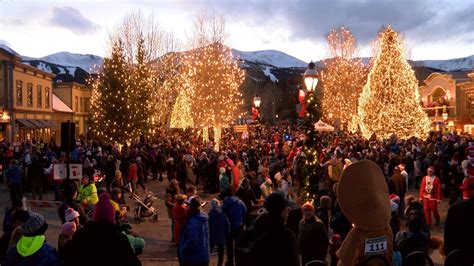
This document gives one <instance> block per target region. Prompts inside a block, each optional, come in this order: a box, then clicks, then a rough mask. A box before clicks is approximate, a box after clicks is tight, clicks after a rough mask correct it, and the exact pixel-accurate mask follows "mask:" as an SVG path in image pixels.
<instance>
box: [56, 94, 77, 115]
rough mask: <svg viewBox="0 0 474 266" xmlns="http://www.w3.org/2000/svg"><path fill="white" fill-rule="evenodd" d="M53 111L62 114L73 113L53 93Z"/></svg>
mask: <svg viewBox="0 0 474 266" xmlns="http://www.w3.org/2000/svg"><path fill="white" fill-rule="evenodd" d="M53 110H54V111H57V112H63V113H73V111H72V110H71V108H69V106H67V104H65V103H64V102H63V101H61V99H59V97H58V96H56V94H54V93H53Z"/></svg>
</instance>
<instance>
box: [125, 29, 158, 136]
mask: <svg viewBox="0 0 474 266" xmlns="http://www.w3.org/2000/svg"><path fill="white" fill-rule="evenodd" d="M144 43H145V40H144V38H143V37H141V36H140V38H139V39H138V44H137V53H136V58H135V62H133V63H132V66H131V71H130V72H131V79H130V82H131V85H130V86H129V87H128V91H127V95H128V102H129V106H130V108H129V110H130V111H131V113H133V114H134V117H133V123H132V124H133V127H134V128H135V129H134V131H133V133H132V135H131V137H132V138H136V137H139V136H141V135H151V134H152V133H153V127H154V125H153V123H152V120H151V118H152V116H153V113H154V104H153V103H154V101H153V97H152V96H153V95H154V92H155V89H154V84H153V77H154V76H155V74H154V71H153V68H151V67H150V66H149V59H147V58H146V55H145V45H144Z"/></svg>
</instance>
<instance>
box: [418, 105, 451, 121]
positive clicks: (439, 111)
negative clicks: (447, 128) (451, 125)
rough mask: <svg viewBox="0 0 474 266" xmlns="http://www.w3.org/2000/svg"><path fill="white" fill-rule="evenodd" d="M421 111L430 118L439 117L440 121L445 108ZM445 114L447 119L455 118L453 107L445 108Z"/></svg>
mask: <svg viewBox="0 0 474 266" xmlns="http://www.w3.org/2000/svg"><path fill="white" fill-rule="evenodd" d="M423 110H424V111H425V112H426V113H427V114H428V116H429V117H430V118H436V117H439V118H440V119H441V120H442V119H443V118H442V117H443V113H444V111H445V107H444V106H433V107H423ZM446 113H448V119H449V118H452V117H455V116H456V113H455V107H454V106H446Z"/></svg>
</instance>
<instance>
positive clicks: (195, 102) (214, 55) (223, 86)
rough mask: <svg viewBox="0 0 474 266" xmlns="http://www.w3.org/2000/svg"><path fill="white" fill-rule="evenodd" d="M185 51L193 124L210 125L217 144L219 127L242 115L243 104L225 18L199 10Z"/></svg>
mask: <svg viewBox="0 0 474 266" xmlns="http://www.w3.org/2000/svg"><path fill="white" fill-rule="evenodd" d="M194 26H195V28H194V34H193V35H192V36H191V39H190V42H191V43H192V47H193V49H191V50H190V51H188V52H186V54H185V60H184V62H185V63H184V65H185V67H184V69H185V71H183V75H184V76H185V78H184V80H186V81H185V83H186V84H188V85H189V86H191V88H192V97H191V111H192V114H193V122H194V126H195V127H196V128H197V129H199V130H201V129H205V128H210V127H212V128H213V129H214V141H215V143H216V148H218V145H219V140H220V132H221V127H223V126H227V125H229V124H231V123H232V122H234V121H235V120H236V119H237V118H238V117H239V115H241V106H242V104H243V99H242V93H241V91H240V86H241V84H242V82H243V80H244V71H243V70H242V69H240V67H239V64H238V61H237V59H236V58H234V56H233V54H232V50H231V49H230V48H229V47H227V46H225V45H224V44H223V43H224V40H225V22H224V19H223V18H222V17H216V16H215V15H214V14H210V13H202V14H198V16H197V17H196V19H195V21H194Z"/></svg>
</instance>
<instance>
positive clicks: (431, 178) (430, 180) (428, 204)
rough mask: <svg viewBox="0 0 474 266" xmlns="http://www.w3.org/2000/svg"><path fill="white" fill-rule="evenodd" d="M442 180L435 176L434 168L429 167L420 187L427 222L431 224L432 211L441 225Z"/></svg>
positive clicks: (437, 222) (437, 223)
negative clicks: (439, 206)
mask: <svg viewBox="0 0 474 266" xmlns="http://www.w3.org/2000/svg"><path fill="white" fill-rule="evenodd" d="M442 196H443V195H442V191H441V180H440V179H439V178H438V177H437V176H435V174H434V168H433V167H432V166H430V167H428V175H427V176H425V177H423V180H422V181H421V187H420V201H423V209H424V212H425V218H426V223H427V224H428V226H431V213H432V212H433V216H434V218H435V219H436V225H439V219H440V217H439V212H438V203H439V202H441V199H442Z"/></svg>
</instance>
